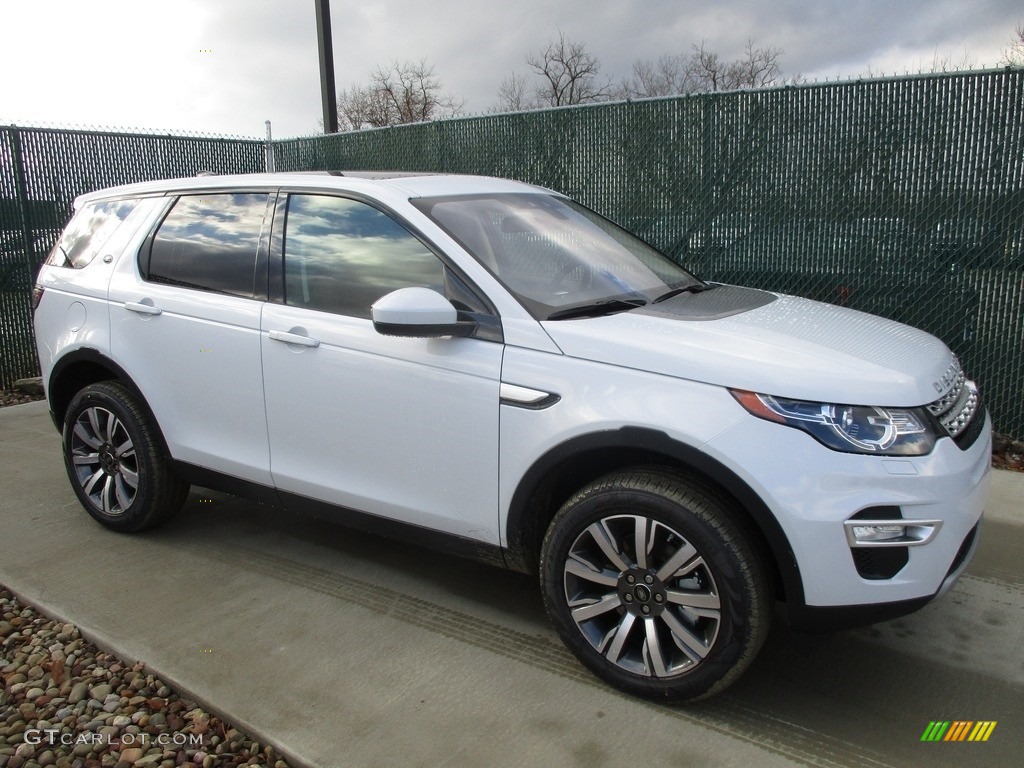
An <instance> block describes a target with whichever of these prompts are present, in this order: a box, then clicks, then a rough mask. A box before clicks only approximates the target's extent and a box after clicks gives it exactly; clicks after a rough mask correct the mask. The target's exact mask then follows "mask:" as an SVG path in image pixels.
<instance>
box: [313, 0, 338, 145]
mask: <svg viewBox="0 0 1024 768" xmlns="http://www.w3.org/2000/svg"><path fill="white" fill-rule="evenodd" d="M314 3H315V4H316V39H317V46H318V47H319V49H320V96H321V99H322V100H323V106H324V133H337V132H338V97H337V91H336V90H335V87H334V44H333V43H332V42H331V0H314Z"/></svg>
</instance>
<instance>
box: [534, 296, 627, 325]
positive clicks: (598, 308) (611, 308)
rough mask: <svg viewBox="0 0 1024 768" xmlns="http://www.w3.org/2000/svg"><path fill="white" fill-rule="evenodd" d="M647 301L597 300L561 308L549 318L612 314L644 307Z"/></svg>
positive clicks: (562, 318)
mask: <svg viewBox="0 0 1024 768" xmlns="http://www.w3.org/2000/svg"><path fill="white" fill-rule="evenodd" d="M646 303H647V302H646V301H645V300H644V299H606V300H604V301H595V302H594V303H593V304H583V305H582V306H579V307H569V308H568V309H560V310H558V311H557V312H552V313H551V314H550V315H548V317H547V319H548V320H565V319H567V318H570V317H600V316H601V315H611V314H613V313H615V312H625V311H626V310H627V309H636V308H637V307H642V306H644V305H645V304H646Z"/></svg>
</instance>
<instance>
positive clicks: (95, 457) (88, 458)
mask: <svg viewBox="0 0 1024 768" xmlns="http://www.w3.org/2000/svg"><path fill="white" fill-rule="evenodd" d="M72 461H73V462H74V464H75V465H76V466H87V467H89V466H92V465H93V464H99V463H100V455H99V454H98V453H76V454H75V455H74V457H73V458H72Z"/></svg>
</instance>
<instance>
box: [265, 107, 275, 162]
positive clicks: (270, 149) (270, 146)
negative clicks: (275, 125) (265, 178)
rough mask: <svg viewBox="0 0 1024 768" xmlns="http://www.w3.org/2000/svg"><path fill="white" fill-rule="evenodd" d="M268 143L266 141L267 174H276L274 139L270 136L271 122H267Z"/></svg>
mask: <svg viewBox="0 0 1024 768" xmlns="http://www.w3.org/2000/svg"><path fill="white" fill-rule="evenodd" d="M266 123H267V141H266V145H265V148H266V154H267V173H273V172H274V139H273V137H272V136H271V135H270V121H269V120H267V121H266Z"/></svg>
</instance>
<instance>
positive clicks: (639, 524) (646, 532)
mask: <svg viewBox="0 0 1024 768" xmlns="http://www.w3.org/2000/svg"><path fill="white" fill-rule="evenodd" d="M633 520H634V527H633V543H634V547H635V549H636V564H637V567H638V568H647V554H648V552H650V550H651V545H652V544H653V539H654V526H653V525H652V524H651V521H650V520H649V519H648V518H646V517H640V516H637V517H634V518H633Z"/></svg>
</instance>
